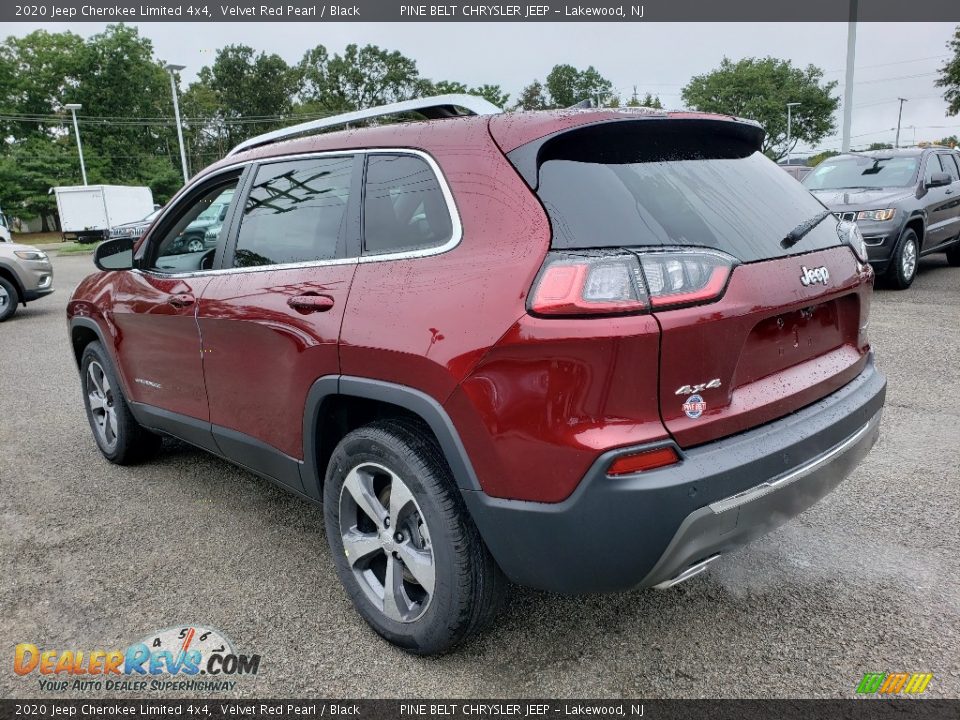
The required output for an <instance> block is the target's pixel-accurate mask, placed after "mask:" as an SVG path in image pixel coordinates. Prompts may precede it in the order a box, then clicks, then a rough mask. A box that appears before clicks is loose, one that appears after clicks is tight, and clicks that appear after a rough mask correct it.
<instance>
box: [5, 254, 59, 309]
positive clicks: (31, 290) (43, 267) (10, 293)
mask: <svg viewBox="0 0 960 720" xmlns="http://www.w3.org/2000/svg"><path fill="white" fill-rule="evenodd" d="M52 292H53V265H51V264H50V258H48V257H47V254H46V253H45V252H44V251H43V250H38V249H37V248H35V247H32V246H30V245H20V244H18V243H11V242H4V243H0V322H3V321H4V320H7V319H9V318H11V317H13V314H14V313H15V312H16V311H17V304H18V303H23V304H24V305H26V304H27V303H28V302H30V301H32V300H37V299H38V298H41V297H43V296H44V295H49V294H50V293H52Z"/></svg>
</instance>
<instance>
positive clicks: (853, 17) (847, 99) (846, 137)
mask: <svg viewBox="0 0 960 720" xmlns="http://www.w3.org/2000/svg"><path fill="white" fill-rule="evenodd" d="M856 53H857V0H850V21H849V22H848V23H847V76H846V80H845V83H846V84H845V85H844V86H843V143H842V144H841V146H840V149H841V150H842V151H843V152H850V124H851V122H853V63H854V59H855V56H856Z"/></svg>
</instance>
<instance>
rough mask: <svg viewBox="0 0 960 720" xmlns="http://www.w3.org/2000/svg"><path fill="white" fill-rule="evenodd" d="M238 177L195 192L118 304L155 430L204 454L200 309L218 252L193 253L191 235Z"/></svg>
mask: <svg viewBox="0 0 960 720" xmlns="http://www.w3.org/2000/svg"><path fill="white" fill-rule="evenodd" d="M238 178H239V173H238V172H234V173H229V174H227V175H226V176H220V177H218V178H216V179H215V180H214V181H212V182H210V183H204V184H203V185H202V186H200V187H198V188H196V189H194V190H192V191H191V192H190V193H189V195H187V196H185V197H184V198H183V200H181V201H178V202H177V205H176V206H175V207H173V208H171V210H170V212H168V213H166V214H165V216H164V217H163V218H162V219H161V220H160V222H159V223H158V224H157V226H156V228H155V231H154V232H152V233H151V234H150V237H148V238H147V239H146V240H145V241H144V245H143V246H142V247H141V249H140V251H139V252H138V260H137V263H138V267H137V269H135V270H132V271H130V272H127V273H124V277H123V279H122V281H121V282H120V283H118V285H117V286H116V291H115V292H116V296H115V300H114V303H113V312H114V322H115V324H116V327H117V331H118V338H119V340H118V343H117V359H118V362H119V365H120V371H121V372H122V373H123V376H124V378H125V379H126V381H127V386H128V387H129V389H130V396H131V397H130V399H131V400H132V401H133V402H134V403H137V405H135V406H134V410H135V412H136V413H137V414H138V416H139V417H140V419H141V420H143V421H144V422H145V424H146V425H148V426H149V427H153V428H155V429H160V430H167V431H169V432H171V433H173V434H176V435H178V436H180V437H184V439H187V440H190V441H191V442H194V443H196V444H198V445H200V446H202V447H206V448H209V449H215V447H214V446H213V445H212V443H211V441H210V433H209V428H208V427H206V430H205V429H204V428H205V426H206V425H207V423H209V419H210V415H209V408H208V405H207V396H206V391H205V388H204V379H203V361H202V357H201V352H200V333H199V330H198V328H197V320H196V311H197V302H198V301H199V299H200V296H201V295H202V294H203V292H204V290H205V289H206V287H207V284H208V283H209V282H210V279H211V274H210V273H209V272H207V271H209V270H212V268H213V264H214V256H215V253H216V249H209V250H205V249H202V248H201V249H200V250H199V251H195V252H194V251H191V250H190V249H189V248H188V247H187V245H186V244H185V243H183V242H182V238H183V235H184V232H185V231H187V229H188V228H189V226H190V225H191V223H193V222H194V221H195V219H196V218H197V216H199V215H200V214H201V213H202V212H203V211H204V210H206V209H207V208H208V207H209V206H210V204H211V203H215V202H217V200H218V199H219V198H221V197H223V196H224V195H228V194H230V193H232V192H233V191H234V189H235V188H236V186H237V182H238Z"/></svg>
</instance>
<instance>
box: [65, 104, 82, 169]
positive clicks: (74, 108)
mask: <svg viewBox="0 0 960 720" xmlns="http://www.w3.org/2000/svg"><path fill="white" fill-rule="evenodd" d="M63 107H64V108H65V109H67V110H69V111H70V114H71V115H73V132H74V134H75V135H76V136H77V153H78V154H79V155H80V174H81V175H82V176H83V184H84V185H86V184H87V168H86V166H85V165H84V164H83V145H81V144H80V126H79V125H77V110H79V109H81V108H82V107H83V105H81V104H80V103H68V104H66V105H64V106H63Z"/></svg>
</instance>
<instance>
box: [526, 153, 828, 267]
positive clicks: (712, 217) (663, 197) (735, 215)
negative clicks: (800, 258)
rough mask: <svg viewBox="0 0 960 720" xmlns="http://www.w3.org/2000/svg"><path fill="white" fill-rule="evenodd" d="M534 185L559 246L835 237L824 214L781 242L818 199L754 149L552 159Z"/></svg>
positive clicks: (796, 249) (762, 256)
mask: <svg viewBox="0 0 960 720" xmlns="http://www.w3.org/2000/svg"><path fill="white" fill-rule="evenodd" d="M538 194H539V196H540V199H541V201H542V202H543V204H544V207H545V208H546V209H547V213H548V215H549V216H550V220H551V223H552V226H553V247H554V248H557V249H574V248H577V249H585V248H605V247H635V246H665V245H679V246H696V247H707V248H714V249H717V250H722V251H723V252H726V253H729V254H730V255H733V256H734V257H736V258H738V259H739V260H741V261H742V262H753V261H757V260H767V259H770V258H775V257H782V256H784V255H788V254H798V253H805V252H810V251H811V250H819V249H823V248H827V247H833V246H835V245H839V244H840V240H839V238H838V236H837V231H836V222H831V219H829V218H828V219H826V220H824V221H823V222H822V223H820V224H819V225H818V226H817V227H816V228H815V229H814V230H813V231H811V232H810V233H809V234H808V235H806V236H805V237H804V238H803V239H802V240H801V241H800V242H799V243H797V244H796V245H795V246H793V247H792V248H790V249H789V250H784V249H783V248H782V247H781V246H780V241H781V240H782V239H783V238H784V237H785V236H786V235H787V234H788V233H789V232H790V231H791V230H793V229H794V228H795V227H797V226H798V225H800V224H801V223H803V222H805V221H808V220H810V219H811V218H813V217H815V216H816V215H817V214H819V213H822V212H823V210H824V207H823V205H822V204H821V203H820V202H819V201H818V200H816V199H815V198H814V197H813V196H812V195H811V194H810V193H809V192H808V191H807V190H805V189H804V187H803V186H802V185H800V183H798V182H797V181H796V180H794V179H793V178H792V177H790V175H788V174H787V173H786V172H784V171H783V169H782V168H780V167H777V165H775V164H774V163H773V162H771V161H770V160H769V159H768V158H767V157H766V156H764V155H763V154H762V153H760V152H751V153H748V154H744V155H740V156H737V157H730V156H727V157H716V158H714V157H706V158H705V157H702V156H701V157H699V158H690V159H678V160H672V159H662V160H661V159H654V160H649V161H644V162H627V163H605V162H584V161H582V160H567V159H551V160H547V161H546V162H544V163H543V164H542V165H541V166H540V172H539V187H538Z"/></svg>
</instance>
